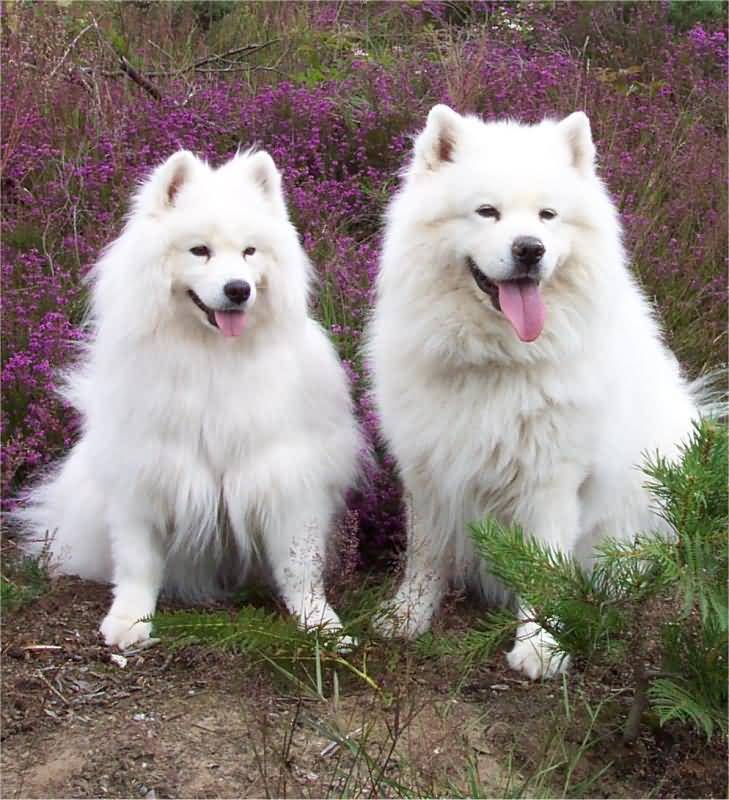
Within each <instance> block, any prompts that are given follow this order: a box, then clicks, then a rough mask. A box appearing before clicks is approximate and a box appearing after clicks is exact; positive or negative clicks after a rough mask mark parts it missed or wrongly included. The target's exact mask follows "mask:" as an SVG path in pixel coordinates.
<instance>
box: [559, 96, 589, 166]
mask: <svg viewBox="0 0 729 800" xmlns="http://www.w3.org/2000/svg"><path fill="white" fill-rule="evenodd" d="M557 128H558V130H559V131H560V133H561V135H562V136H563V137H564V139H565V141H566V142H567V146H568V147H569V151H570V157H571V160H572V166H573V167H574V168H575V169H576V170H577V171H578V172H579V173H580V174H581V175H585V176H587V175H591V174H592V173H593V172H594V169H595V145H594V144H593V142H592V131H591V130H590V120H589V119H588V118H587V114H585V113H584V111H575V112H574V113H573V114H570V115H569V116H568V117H565V118H564V119H563V120H562V122H560V123H559V124H558V125H557Z"/></svg>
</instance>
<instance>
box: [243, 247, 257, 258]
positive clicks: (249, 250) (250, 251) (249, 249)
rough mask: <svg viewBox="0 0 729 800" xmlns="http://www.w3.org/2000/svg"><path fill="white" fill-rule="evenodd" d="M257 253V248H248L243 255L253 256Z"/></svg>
mask: <svg viewBox="0 0 729 800" xmlns="http://www.w3.org/2000/svg"><path fill="white" fill-rule="evenodd" d="M255 252H256V248H255V247H246V249H245V250H244V251H243V255H244V256H252V255H253V254H254V253H255Z"/></svg>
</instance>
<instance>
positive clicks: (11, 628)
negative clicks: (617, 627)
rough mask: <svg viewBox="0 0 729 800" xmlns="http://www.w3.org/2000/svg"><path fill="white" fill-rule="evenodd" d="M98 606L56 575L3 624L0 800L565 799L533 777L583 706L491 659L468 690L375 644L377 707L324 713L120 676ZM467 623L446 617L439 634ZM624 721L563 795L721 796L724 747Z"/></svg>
mask: <svg viewBox="0 0 729 800" xmlns="http://www.w3.org/2000/svg"><path fill="white" fill-rule="evenodd" d="M108 599H109V592H108V589H107V588H106V587H101V586H96V585H93V584H89V583H85V582H83V581H80V580H76V579H72V578H63V579H60V580H58V581H55V582H54V583H53V584H52V586H51V588H50V590H49V591H48V592H46V593H45V594H44V595H43V596H41V597H40V598H39V599H37V600H36V601H34V602H32V603H30V604H29V605H27V606H24V607H22V608H20V609H18V610H16V611H12V612H7V613H5V614H4V619H3V628H2V762H1V766H2V785H1V787H0V789H1V791H0V794H1V796H2V797H4V798H15V797H147V798H154V797H159V798H162V797H324V796H333V797H338V796H343V795H347V796H377V795H382V794H387V795H390V796H403V795H404V794H405V789H404V788H403V787H409V790H410V791H411V792H412V794H411V795H410V796H416V795H418V794H423V795H434V794H441V795H450V796H454V795H455V796H471V795H472V794H474V793H475V792H476V791H478V792H479V793H481V796H502V795H504V794H507V793H509V794H511V795H512V796H516V795H517V794H519V793H520V792H523V795H528V796H533V794H539V793H542V792H546V791H547V789H546V788H545V787H546V786H549V787H551V788H549V791H550V792H553V793H554V796H558V795H559V794H560V793H561V790H560V787H563V786H564V779H565V775H566V772H567V768H565V767H564V765H562V766H557V767H555V768H554V770H552V771H551V773H550V776H549V780H550V782H548V783H545V778H544V777H540V770H544V769H545V768H547V767H548V766H549V765H550V764H551V763H555V764H556V763H557V762H558V761H559V758H557V756H556V755H554V754H555V753H556V752H557V751H556V750H555V747H556V748H557V749H558V750H559V749H560V748H561V750H562V751H563V753H567V755H568V756H569V754H570V753H573V752H576V750H577V749H578V748H579V747H580V744H581V741H582V738H583V736H584V726H583V723H584V719H582V717H581V716H580V714H579V713H578V711H577V710H576V709H575V710H574V712H573V717H572V719H571V720H567V719H564V718H563V717H560V716H559V715H558V714H557V713H556V712H557V710H558V709H559V708H560V704H561V702H562V701H561V697H560V694H561V687H560V686H559V685H555V684H546V683H545V684H542V685H539V684H530V683H529V682H527V681H523V680H521V679H519V678H518V676H516V675H514V674H513V673H511V672H509V671H508V670H506V669H505V668H504V665H503V657H501V656H499V657H498V658H495V659H494V660H493V663H489V664H484V665H479V667H478V668H477V669H475V670H474V671H473V672H471V673H470V674H469V675H467V676H463V675H462V674H460V675H459V674H458V673H457V672H454V670H453V668H452V667H449V665H448V664H447V663H437V662H434V661H433V660H432V659H431V660H427V659H426V660H424V659H419V658H418V657H416V656H414V655H413V654H412V653H404V651H397V650H392V651H389V650H385V649H384V648H385V646H384V645H382V646H381V647H382V648H383V650H382V652H381V653H380V659H381V661H380V663H378V664H377V665H376V666H375V667H373V670H377V671H378V676H379V678H381V680H382V685H383V686H387V687H388V692H387V696H386V699H383V696H376V695H375V694H374V693H373V692H372V691H371V690H370V689H368V687H366V686H365V685H364V684H358V683H356V682H355V683H352V682H351V681H349V682H345V683H343V685H342V687H341V690H340V692H339V696H338V698H335V700H330V701H322V700H317V699H316V698H314V699H312V698H308V697H301V696H298V695H297V693H296V692H295V690H294V689H293V688H291V687H287V686H286V685H285V684H284V683H282V682H281V681H280V680H276V679H275V678H274V677H272V675H271V673H270V670H266V669H265V667H264V666H263V665H261V664H253V663H251V659H250V658H248V657H245V656H240V655H235V654H230V653H224V652H217V651H216V652H210V651H207V650H205V649H203V648H198V647H187V648H184V649H182V650H171V649H169V648H168V647H166V646H164V645H163V644H158V645H156V646H155V647H153V648H150V649H147V650H142V651H140V652H138V653H136V654H132V655H129V656H128V659H127V663H126V666H124V667H122V666H119V665H118V664H117V663H116V662H115V660H114V659H112V658H111V655H112V653H111V651H110V650H109V649H108V648H106V647H104V646H103V644H102V643H101V642H100V640H99V638H98V635H97V632H96V629H97V626H98V623H99V620H100V619H101V617H102V615H103V613H104V611H105V609H106V606H107V603H108ZM469 613H470V612H469V610H468V609H462V608H458V607H456V608H455V609H452V610H451V611H449V612H448V614H449V617H448V618H447V622H446V625H447V626H451V627H452V626H453V625H458V624H459V623H458V618H459V615H460V616H461V618H463V616H464V615H466V616H467V615H468V614H469ZM571 680H572V681H574V682H575V683H576V684H578V685H580V684H586V683H587V680H588V679H587V676H583V675H580V673H579V671H576V672H575V674H574V676H573V677H572V678H571ZM457 684H460V689H459V690H458V691H457V692H456V691H454V686H456V685H457ZM583 688H584V687H583ZM593 690H594V692H595V693H596V695H597V694H601V695H604V693H605V692H608V693H609V691H610V687H606V686H598V687H593ZM624 711H625V706H624V705H622V706H621V705H620V703H617V702H616V703H615V704H614V707H613V708H612V710H611V712H610V713H609V714H607V719H606V721H603V722H600V725H599V726H598V728H597V729H596V732H595V733H596V736H597V738H598V744H596V745H595V746H594V747H591V748H589V749H588V752H587V753H586V755H585V757H584V758H582V759H581V760H580V761H579V763H577V765H576V768H575V769H574V772H573V774H572V775H571V776H570V778H569V781H568V783H567V787H568V789H567V791H568V792H569V793H570V794H572V795H573V796H574V794H575V792H579V791H580V787H581V786H586V787H589V788H588V791H589V796H593V797H641V796H654V797H656V796H658V797H724V796H725V795H726V762H725V755H726V754H725V749H724V746H723V743H722V742H716V741H715V742H714V744H713V745H711V746H707V745H706V744H705V743H704V742H702V741H701V740H699V739H698V738H697V737H695V736H692V735H689V734H688V733H687V732H686V731H684V730H682V729H679V728H676V729H672V728H669V729H658V728H657V727H651V726H650V725H648V726H646V730H645V733H644V735H643V736H642V737H641V738H640V740H639V741H638V742H637V743H635V744H634V745H633V746H632V747H631V748H626V747H624V746H623V745H622V744H621V743H620V740H619V736H618V730H619V720H618V724H617V725H616V724H615V719H616V717H621V715H624ZM611 714H612V719H611ZM333 731H334V732H335V733H336V734H337V735H339V736H340V737H341V736H346V735H350V736H351V741H362V740H364V739H365V738H366V750H367V752H368V754H369V756H368V757H362V756H359V757H355V755H353V753H354V751H353V750H350V749H348V747H347V746H346V745H345V744H342V743H341V740H340V743H339V745H337V744H336V743H333V742H334V740H335V739H336V735H333V734H332V732H333ZM555 732H559V734H560V735H559V736H556V735H555ZM557 755H558V754H557ZM606 764H610V766H609V767H608V769H607V770H606V771H605V773H604V774H603V775H602V776H601V777H599V778H598V779H597V780H594V781H591V782H589V780H590V778H591V777H594V776H595V775H597V773H599V771H600V770H601V769H602V768H603V767H604V766H605V765H606ZM529 776H531V778H529V780H530V783H529V784H527V787H526V788H523V782H524V781H525V780H526V779H527V778H528V777H529ZM553 779H555V780H554V782H551V781H552V780H553ZM474 780H477V784H475V783H474ZM581 781H588V783H586V784H581V783H580V782H581ZM520 787H522V788H521V789H520ZM523 795H522V796H523Z"/></svg>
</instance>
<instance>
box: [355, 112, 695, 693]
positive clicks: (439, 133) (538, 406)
mask: <svg viewBox="0 0 729 800" xmlns="http://www.w3.org/2000/svg"><path fill="white" fill-rule="evenodd" d="M368 356H369V362H370V364H371V370H372V380H373V388H374V395H375V398H376V402H377V406H378V409H379V413H380V418H381V424H382V430H383V434H384V438H385V440H386V442H387V443H388V445H389V448H390V450H391V452H392V453H393V455H394V456H395V457H396V460H397V462H398V465H399V470H400V474H401V477H402V481H403V484H404V488H405V496H406V498H407V500H408V503H409V505H410V515H409V517H410V526H409V528H410V529H409V532H408V554H407V563H406V566H405V575H404V580H403V582H402V585H401V586H400V588H399V590H398V591H397V593H396V595H395V597H394V598H393V599H392V601H390V603H388V604H387V606H386V607H385V608H384V609H383V610H382V613H381V615H380V622H379V625H380V628H381V630H382V631H383V632H384V633H385V634H388V635H400V636H406V637H413V636H417V635H418V634H420V633H421V632H423V631H425V630H426V629H427V628H428V627H429V625H430V623H431V619H432V617H433V615H434V614H435V613H436V611H437V609H438V606H439V604H440V600H441V597H442V595H443V593H444V591H445V590H446V588H447V587H448V585H449V584H452V583H457V584H470V585H474V586H476V587H477V588H478V589H479V590H481V591H482V592H483V593H484V594H485V595H487V597H490V598H491V599H496V600H500V601H503V600H504V599H506V598H505V596H504V592H503V590H502V589H501V587H499V586H498V585H497V584H496V582H495V581H494V580H493V579H492V578H490V576H489V575H488V564H486V565H482V564H481V563H480V562H479V559H478V558H477V557H476V555H475V553H474V548H473V545H472V542H471V539H470V537H469V534H468V525H469V523H472V522H477V521H480V520H482V519H483V518H484V517H485V516H491V517H494V518H496V519H498V520H500V521H501V522H503V523H507V524H510V523H519V524H520V525H521V526H522V527H523V528H524V530H525V531H526V532H527V533H529V534H532V535H534V536H536V537H538V538H539V539H541V540H542V541H543V542H545V543H547V544H548V545H550V546H551V547H553V548H556V549H559V550H562V551H563V552H567V553H574V554H575V555H576V556H577V557H578V558H579V559H581V560H582V561H583V562H584V563H586V564H589V563H590V560H591V554H592V551H593V546H594V544H595V542H596V541H598V540H599V539H600V538H601V537H603V536H605V535H614V536H630V535H633V534H635V533H637V532H639V531H646V530H652V529H653V530H656V529H663V528H664V523H663V521H662V519H661V517H660V515H659V514H657V513H656V510H657V509H656V507H655V503H654V501H653V499H652V498H651V496H650V495H649V493H648V491H647V490H646V489H645V487H644V483H643V482H644V477H643V475H642V473H641V471H640V469H639V466H640V465H641V464H642V463H643V459H644V456H645V454H646V453H655V452H656V451H659V452H661V453H663V454H664V455H665V456H667V457H673V456H675V454H676V452H677V445H678V444H679V443H680V442H681V441H682V440H683V439H684V438H685V437H686V435H687V434H688V433H689V432H690V430H691V427H692V420H694V419H695V418H696V417H697V415H698V413H699V410H698V405H697V398H696V394H697V389H698V387H697V386H696V385H694V386H691V385H688V384H687V382H686V381H685V380H684V378H683V377H682V375H681V371H680V369H679V366H678V363H677V361H676V359H675V357H674V356H673V355H672V354H671V353H670V351H669V350H668V349H667V348H666V347H665V346H664V344H663V343H662V341H661V335H660V331H659V328H658V325H657V323H656V320H655V317H654V314H653V311H652V309H651V307H650V305H649V303H648V301H647V299H646V298H645V296H644V295H643V293H642V292H641V290H640V288H639V287H638V285H637V283H636V282H635V280H634V278H633V276H632V275H631V273H630V271H629V269H628V267H627V263H626V257H625V253H624V251H623V246H622V235H621V228H620V223H619V220H618V214H617V211H616V209H615V206H614V204H613V202H612V201H611V199H610V196H609V194H608V192H607V190H606V188H605V186H604V184H603V182H602V181H601V179H600V177H599V175H598V172H597V169H596V165H595V147H594V144H593V141H592V135H591V131H590V124H589V122H588V119H587V117H586V116H585V114H583V113H581V112H576V113H574V114H571V115H570V116H568V117H567V118H566V119H563V120H562V121H560V122H557V121H553V120H545V121H544V122H541V123H540V124H537V125H522V124H518V123H516V122H511V121H502V122H492V123H485V122H483V121H482V120H481V119H479V118H477V117H475V116H465V117H464V116H461V115H459V114H457V113H456V112H454V111H452V110H451V109H450V108H448V107H446V106H442V105H439V106H435V107H434V108H433V109H432V110H431V112H430V114H429V115H428V121H427V125H426V126H425V129H424V130H423V131H422V132H421V133H420V135H419V136H418V137H417V139H416V141H415V147H414V152H413V155H412V159H411V161H410V163H409V165H408V166H407V168H406V170H405V172H404V176H403V182H402V186H401V188H400V190H399V191H398V192H397V194H396V195H395V197H394V198H393V200H392V202H391V204H390V207H389V209H388V212H387V216H386V227H385V236H384V248H383V253H382V258H381V263H380V272H379V277H378V280H377V299H376V304H375V309H374V313H373V316H372V320H371V324H370V328H369V333H368ZM517 605H518V603H517ZM519 608H520V613H521V616H522V619H523V623H522V625H521V626H520V628H519V630H518V632H517V641H516V643H515V645H514V648H513V649H512V650H511V652H510V653H509V654H508V661H509V664H510V665H511V666H512V667H513V668H515V669H517V670H520V671H522V672H524V673H526V674H527V675H528V676H529V677H531V678H538V677H542V676H550V675H554V674H556V673H559V672H561V671H562V670H564V669H565V668H566V666H567V661H566V659H562V658H560V657H559V656H558V654H557V653H556V652H555V650H554V641H553V640H552V639H551V638H550V636H549V635H547V634H546V633H545V632H544V631H542V630H541V629H540V628H539V627H538V626H537V624H536V623H535V622H534V621H533V620H532V619H531V614H530V609H529V608H527V607H524V606H520V607H519Z"/></svg>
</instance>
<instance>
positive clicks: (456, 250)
mask: <svg viewBox="0 0 729 800" xmlns="http://www.w3.org/2000/svg"><path fill="white" fill-rule="evenodd" d="M594 158H595V148H594V145H593V142H592V136H591V132H590V123H589V121H588V119H587V117H586V116H585V114H583V113H582V112H576V113H574V114H571V115H570V116H568V117H567V118H566V119H564V120H562V121H561V122H553V121H545V122H542V123H540V124H539V125H521V124H518V123H514V122H496V123H484V122H483V121H481V120H480V119H478V118H476V117H463V116H461V115H459V114H457V113H456V112H455V111H453V110H451V109H450V108H448V107H447V106H443V105H437V106H435V107H434V108H433V109H432V110H431V112H430V114H429V115H428V121H427V125H426V127H425V130H424V131H423V132H422V133H421V134H420V135H419V136H418V138H417V140H416V142H415V151H414V156H413V160H412V163H411V165H410V167H409V169H408V172H407V179H406V189H405V192H404V194H409V195H411V196H417V202H416V203H411V204H407V205H405V213H406V214H407V213H408V210H409V212H410V213H411V214H412V215H416V214H417V215H418V216H419V218H420V220H419V221H420V224H421V225H426V226H427V227H428V228H429V229H430V231H431V233H430V239H431V240H432V241H437V242H438V243H439V244H438V247H439V248H440V250H441V251H440V253H439V259H440V261H441V263H443V264H448V265H449V266H450V267H451V268H452V269H455V270H456V271H458V274H459V280H460V282H461V283H462V282H463V280H468V283H469V286H470V288H471V289H472V293H473V294H474V296H476V297H477V298H478V299H479V300H480V301H481V302H482V304H483V305H485V306H486V307H487V308H488V309H489V313H498V314H503V315H504V316H505V317H506V318H507V319H508V321H509V322H510V323H511V326H512V327H513V329H514V331H515V332H516V334H517V335H518V337H519V338H520V339H521V340H522V341H527V342H529V341H533V340H535V339H536V338H537V337H538V336H539V335H540V333H541V332H542V328H543V326H544V322H545V317H546V313H547V309H546V305H545V300H544V293H545V292H546V293H548V292H549V287H550V285H551V284H552V283H553V282H554V281H555V278H556V274H557V273H558V272H559V270H560V268H561V267H562V265H563V264H564V263H565V262H566V261H567V260H568V259H569V257H570V255H571V253H572V252H573V250H574V248H575V243H576V240H577V239H578V238H579V236H580V231H581V230H584V229H585V227H589V226H590V225H591V220H590V215H591V214H594V207H595V202H594V196H595V193H596V190H597V193H598V194H600V193H601V191H602V190H601V188H600V184H599V180H598V179H597V177H596V175H595V168H594ZM603 194H604V193H603ZM599 203H600V205H601V209H600V211H601V213H604V208H602V206H603V205H604V203H603V201H602V200H600V201H599ZM608 208H609V203H608ZM399 213H402V212H399ZM608 213H609V214H610V215H611V217H612V212H611V211H608ZM412 223H413V224H416V221H415V218H414V216H413V219H412ZM436 231H437V234H436V233H435V232H436ZM451 278H452V276H451Z"/></svg>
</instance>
